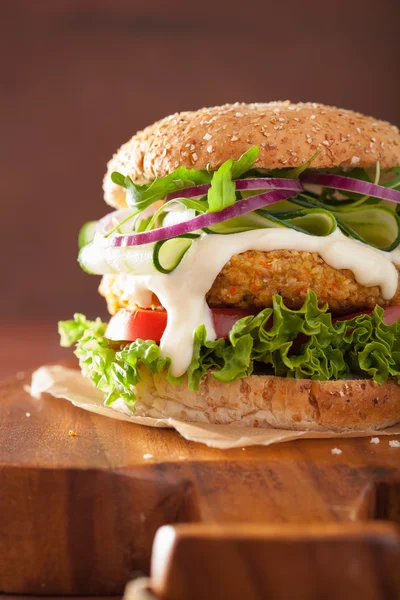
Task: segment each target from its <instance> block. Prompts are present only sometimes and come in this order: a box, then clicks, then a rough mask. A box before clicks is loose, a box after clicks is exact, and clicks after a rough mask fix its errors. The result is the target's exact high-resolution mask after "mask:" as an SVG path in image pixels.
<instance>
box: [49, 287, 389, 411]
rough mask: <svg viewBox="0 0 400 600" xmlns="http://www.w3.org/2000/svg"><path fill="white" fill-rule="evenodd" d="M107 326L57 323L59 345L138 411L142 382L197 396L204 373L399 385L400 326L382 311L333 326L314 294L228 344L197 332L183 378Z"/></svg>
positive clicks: (278, 309)
mask: <svg viewBox="0 0 400 600" xmlns="http://www.w3.org/2000/svg"><path fill="white" fill-rule="evenodd" d="M105 329H106V325H105V324H104V323H101V321H99V320H98V319H97V320H96V321H88V320H86V318H85V317H84V316H83V315H79V314H77V315H75V317H74V320H72V321H64V322H61V323H60V324H59V331H60V334H61V343H62V345H64V346H67V345H72V344H74V343H76V350H75V354H76V355H77V356H78V358H79V362H80V366H81V368H82V372H83V373H84V375H85V376H86V377H88V378H89V379H90V380H91V381H92V382H93V383H94V384H95V385H96V387H97V388H99V389H100V390H102V391H103V392H104V393H105V402H106V403H107V404H110V403H112V402H114V401H115V400H116V399H117V398H123V399H124V401H125V402H126V403H127V405H128V406H134V404H135V399H136V396H135V386H136V385H137V384H138V383H139V382H140V381H141V380H142V379H143V377H150V378H151V377H152V376H153V375H154V374H155V373H163V374H164V375H165V377H166V378H167V379H168V381H169V382H170V383H171V384H172V385H181V384H182V383H184V382H185V383H186V384H187V385H188V387H189V389H191V390H197V389H199V385H200V381H201V378H202V377H203V376H204V375H205V374H206V373H208V372H211V374H212V376H213V377H214V378H215V379H216V380H218V381H220V382H222V383H230V382H232V381H235V380H237V379H240V378H243V377H247V376H248V375H251V374H252V373H253V371H254V370H256V372H257V373H271V374H275V375H278V376H280V377H295V378H307V379H315V380H322V381H327V380H337V379H343V378H347V377H349V375H350V374H351V375H356V376H358V377H369V378H372V379H374V380H375V381H376V382H377V383H383V382H384V381H386V380H387V379H388V378H389V377H393V378H395V379H396V380H397V382H398V383H400V321H397V322H396V323H393V324H392V325H386V324H385V322H384V310H383V309H382V308H380V307H379V306H377V307H376V308H375V310H374V311H373V313H372V314H361V315H358V316H356V317H354V318H353V319H349V320H343V321H335V322H332V317H331V314H330V313H329V312H328V309H327V306H324V307H322V308H320V307H319V306H318V301H317V297H316V295H315V294H314V292H312V291H309V292H308V295H307V298H306V301H305V302H304V304H303V306H302V307H301V308H300V309H298V310H291V309H290V308H288V307H286V306H285V304H284V302H283V300H282V298H281V296H279V295H276V296H274V298H273V306H272V308H266V309H264V310H262V311H261V312H259V313H258V314H257V315H255V316H248V317H244V318H243V319H240V320H239V321H237V322H236V323H235V325H234V326H233V327H232V329H231V331H230V334H229V339H227V340H225V339H218V340H216V341H207V339H206V330H205V327H204V325H200V326H199V327H198V328H197V329H196V331H195V333H194V346H193V355H192V361H191V364H190V366H189V369H188V371H187V372H186V374H185V375H184V376H182V377H179V378H177V377H174V376H173V375H172V374H171V372H170V367H171V361H170V359H169V358H168V357H163V356H161V352H160V348H159V346H158V344H156V342H154V341H151V340H147V341H143V340H136V341H135V342H132V343H130V344H127V345H125V346H123V345H120V344H118V343H116V342H112V341H111V340H108V339H107V338H106V337H104V333H105Z"/></svg>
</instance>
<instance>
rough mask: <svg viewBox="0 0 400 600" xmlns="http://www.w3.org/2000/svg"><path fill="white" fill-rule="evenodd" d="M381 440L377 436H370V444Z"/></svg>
mask: <svg viewBox="0 0 400 600" xmlns="http://www.w3.org/2000/svg"><path fill="white" fill-rule="evenodd" d="M380 441H381V440H380V439H379V438H378V437H373V438H371V441H370V444H379V442H380Z"/></svg>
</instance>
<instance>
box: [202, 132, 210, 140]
mask: <svg viewBox="0 0 400 600" xmlns="http://www.w3.org/2000/svg"><path fill="white" fill-rule="evenodd" d="M211 138H212V135H210V134H209V133H208V132H207V133H206V134H204V136H203V140H207V142H208V141H209V140H211Z"/></svg>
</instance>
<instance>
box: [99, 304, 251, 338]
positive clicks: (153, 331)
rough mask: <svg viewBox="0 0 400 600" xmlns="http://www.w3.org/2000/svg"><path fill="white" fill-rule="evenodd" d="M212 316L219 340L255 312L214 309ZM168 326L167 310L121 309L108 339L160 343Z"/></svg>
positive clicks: (235, 309) (109, 330)
mask: <svg viewBox="0 0 400 600" xmlns="http://www.w3.org/2000/svg"><path fill="white" fill-rule="evenodd" d="M211 314H212V318H213V322H214V328H215V333H216V335H217V338H227V337H228V334H229V332H230V330H231V329H232V327H233V325H234V324H235V323H236V321H238V320H239V319H241V318H242V317H247V316H249V315H254V314H255V313H254V312H250V311H247V310H244V309H242V308H212V309H211ZM166 326H167V312H166V311H165V310H145V309H137V310H129V309H127V308H121V309H120V310H119V311H118V312H117V314H116V315H114V316H113V317H111V319H110V322H109V323H108V326H107V331H106V334H105V335H106V337H107V338H108V339H110V340H116V341H117V340H118V341H127V342H134V341H135V340H137V339H142V340H154V341H155V342H159V341H160V340H161V337H162V335H163V333H164V331H165V328H166Z"/></svg>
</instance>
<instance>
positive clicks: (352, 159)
mask: <svg viewBox="0 0 400 600" xmlns="http://www.w3.org/2000/svg"><path fill="white" fill-rule="evenodd" d="M359 162H360V157H359V156H352V158H351V164H352V165H356V164H357V163H359Z"/></svg>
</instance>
